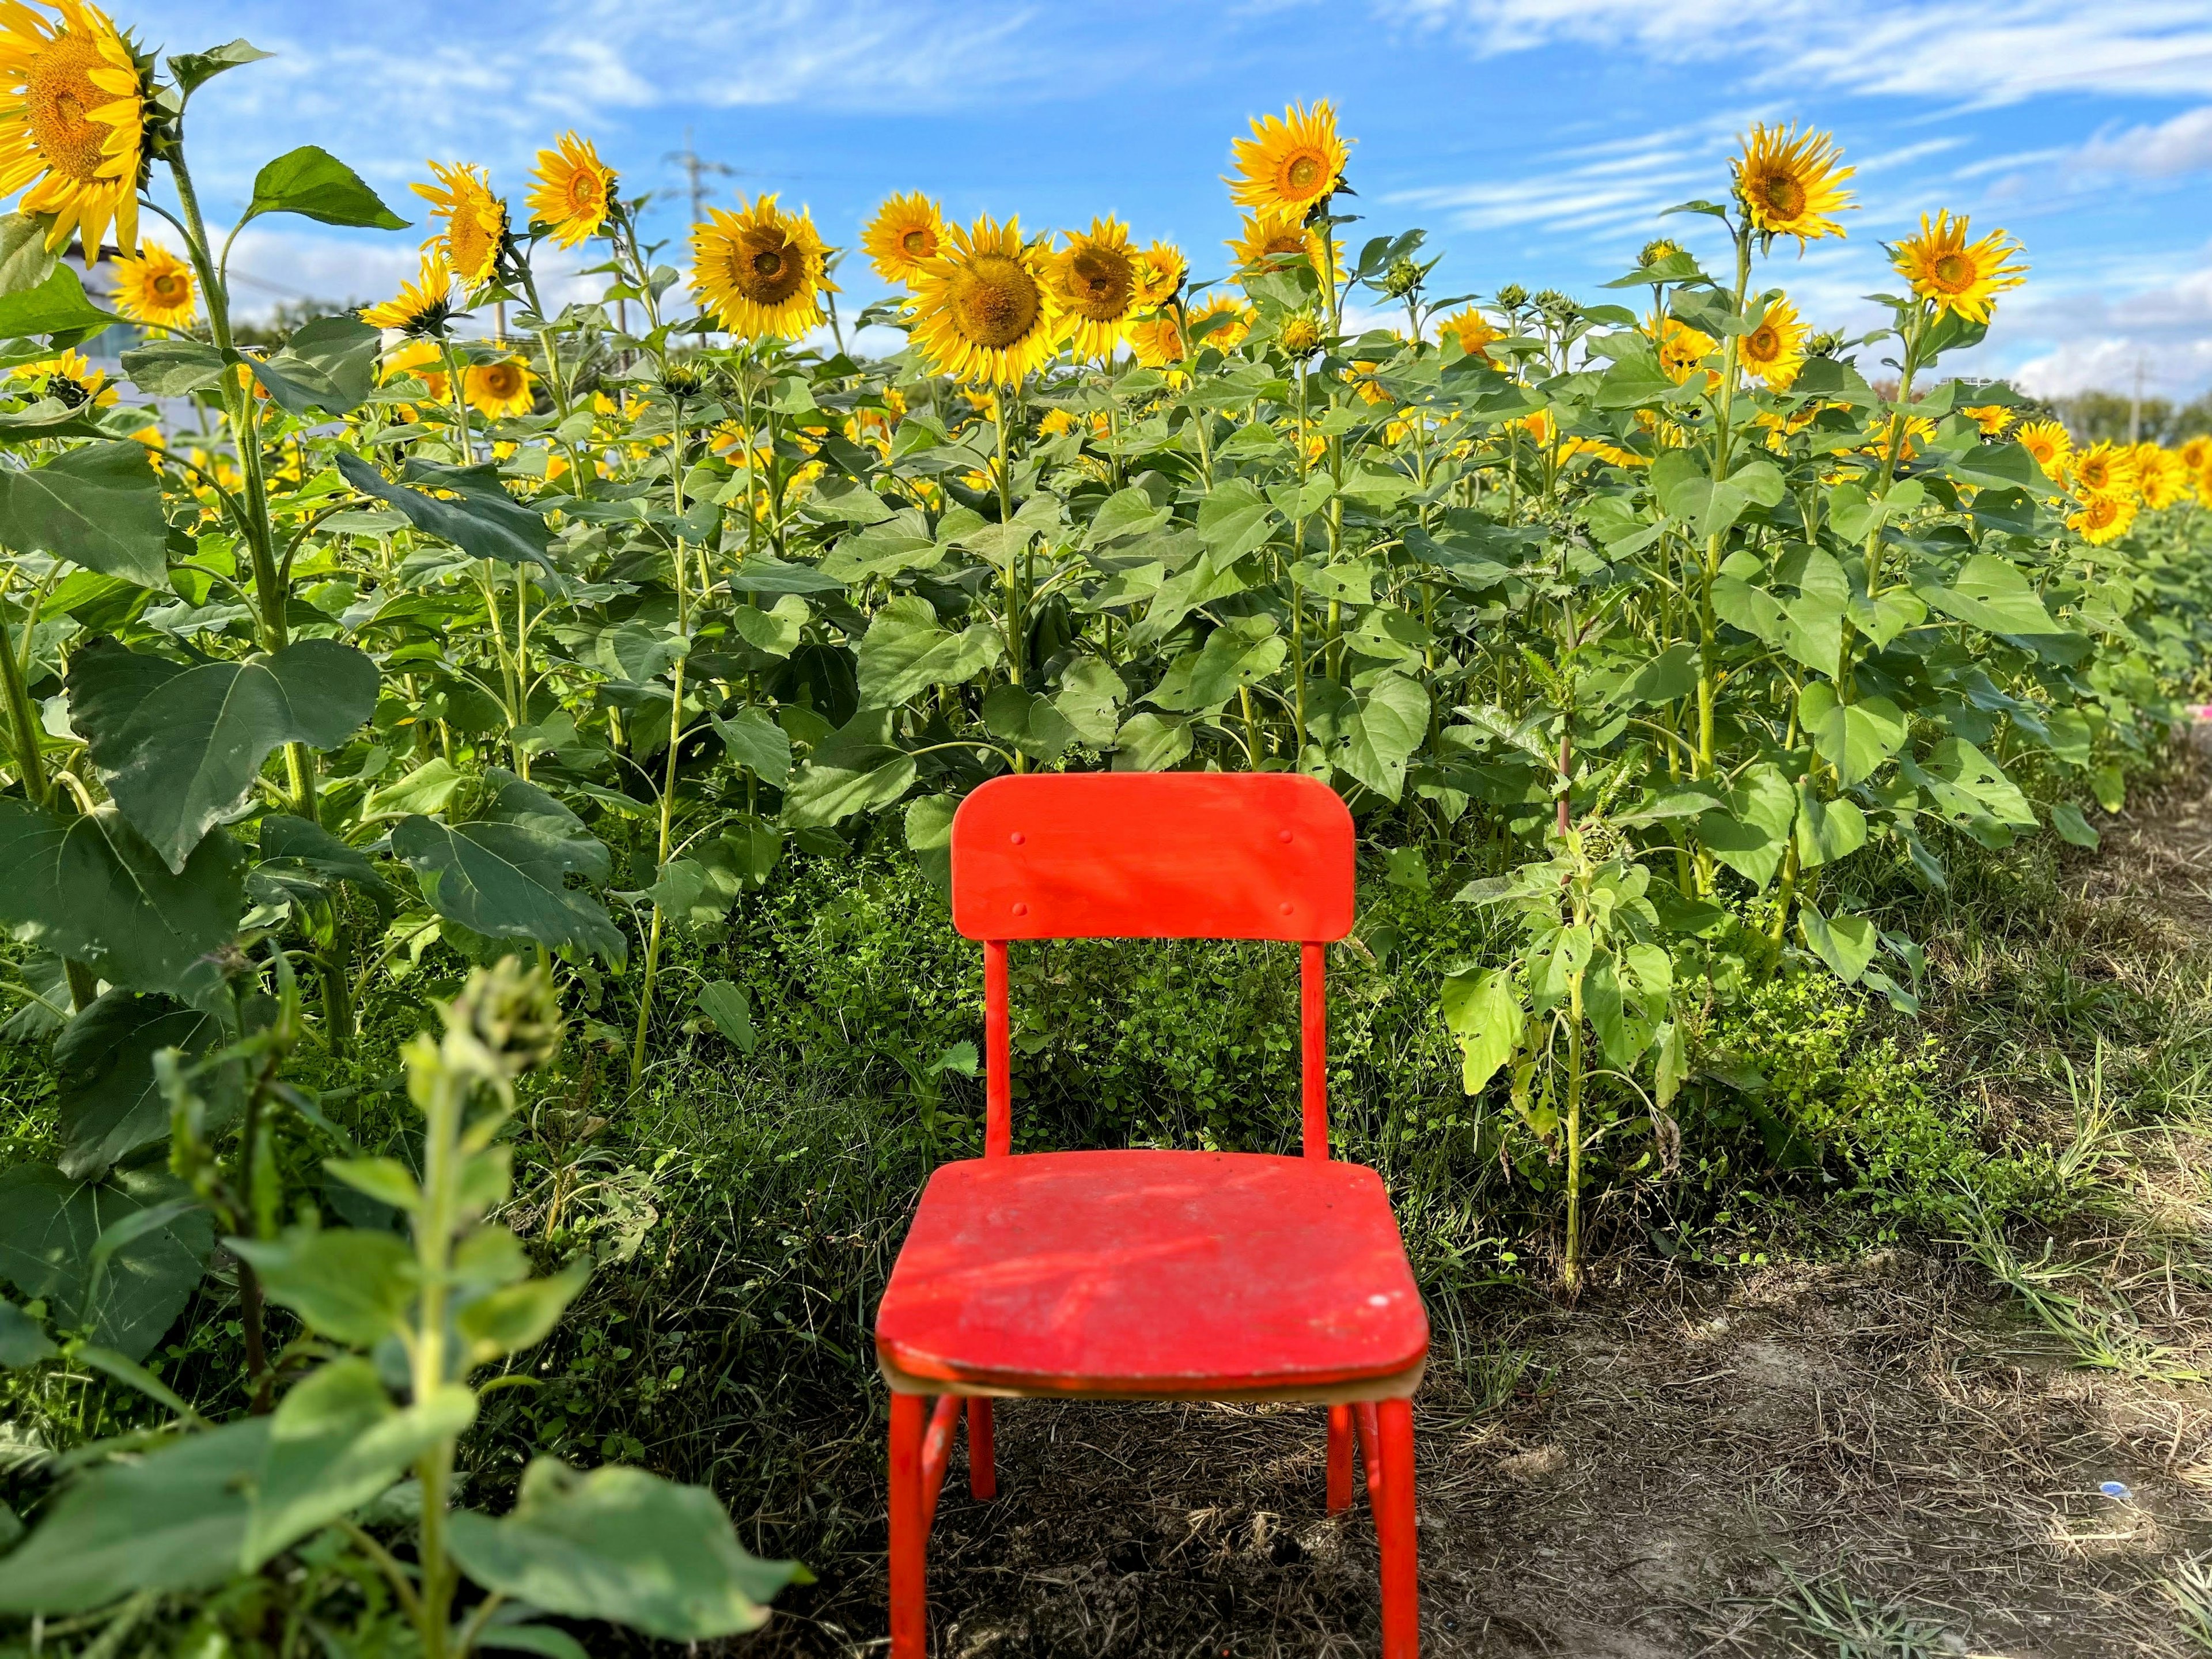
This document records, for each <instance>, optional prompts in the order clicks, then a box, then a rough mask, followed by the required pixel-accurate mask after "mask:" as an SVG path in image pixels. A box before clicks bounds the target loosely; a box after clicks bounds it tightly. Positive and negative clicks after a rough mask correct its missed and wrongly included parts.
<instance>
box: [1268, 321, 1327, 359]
mask: <svg viewBox="0 0 2212 1659" xmlns="http://www.w3.org/2000/svg"><path fill="white" fill-rule="evenodd" d="M1276 338H1278V339H1279V340H1280V341H1281V342H1282V343H1283V349H1284V350H1285V351H1287V352H1289V353H1290V354H1291V356H1293V357H1304V356H1310V355H1312V353H1313V351H1314V349H1315V348H1316V347H1317V346H1319V345H1320V344H1321V319H1319V318H1317V317H1316V316H1315V315H1314V314H1313V313H1312V312H1310V311H1294V312H1292V313H1291V314H1290V315H1289V316H1287V317H1285V318H1284V319H1283V325H1282V327H1281V328H1280V329H1279V330H1278V331H1276Z"/></svg>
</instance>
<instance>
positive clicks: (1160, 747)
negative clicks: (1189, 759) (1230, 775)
mask: <svg viewBox="0 0 2212 1659" xmlns="http://www.w3.org/2000/svg"><path fill="white" fill-rule="evenodd" d="M1192 741H1193V739H1192V738H1191V735H1190V722H1189V721H1188V720H1182V719H1178V718H1177V717H1176V716H1175V715H1172V714H1133V715H1131V716H1130V717H1129V718H1128V719H1127V720H1124V721H1122V722H1121V727H1120V729H1119V730H1117V731H1116V732H1115V733H1114V769H1115V771H1116V772H1164V771H1166V770H1167V769H1168V768H1170V766H1173V765H1174V764H1175V763H1176V762H1178V761H1180V760H1182V759H1183V758H1184V757H1186V756H1188V754H1189V753H1190V750H1191V744H1192Z"/></svg>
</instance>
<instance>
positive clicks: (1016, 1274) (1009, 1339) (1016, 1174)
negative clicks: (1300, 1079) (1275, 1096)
mask: <svg viewBox="0 0 2212 1659" xmlns="http://www.w3.org/2000/svg"><path fill="white" fill-rule="evenodd" d="M1428 1345H1429V1322H1428V1316H1427V1314H1426V1313H1425V1311H1423V1310H1422V1307H1421V1298H1420V1293H1419V1290H1418V1289H1417V1288H1416V1287H1415V1285H1414V1283H1413V1270H1412V1269H1411V1268H1410V1267H1408V1266H1407V1261H1406V1252H1405V1247H1404V1245H1403V1244H1402V1243H1401V1242H1400V1239H1399V1237H1398V1224H1397V1221H1396V1218H1395V1217H1393V1216H1392V1215H1391V1213H1390V1203H1389V1198H1388V1196H1387V1195H1386V1194H1385V1193H1384V1191H1383V1181H1382V1178H1381V1177H1380V1176H1377V1175H1376V1173H1375V1171H1374V1170H1370V1169H1367V1168H1365V1167H1364V1166H1363V1165H1360V1164H1340V1163H1336V1162H1333V1161H1325V1160H1322V1159H1318V1158H1274V1157H1267V1156H1262V1155H1258V1154H1252V1153H1233V1152H1042V1153H1035V1154H1028V1155H1024V1156H1022V1157H1018V1158H971V1159H967V1160H964V1161H963V1162H959V1163H954V1164H945V1165H944V1166H943V1167H941V1168H940V1169H939V1170H938V1171H937V1172H936V1174H934V1175H933V1176H931V1177H930V1180H929V1184H928V1186H927V1188H924V1189H923V1192H922V1195H921V1207H920V1208H919V1210H918V1211H917V1212H916V1213H915V1220H914V1226H913V1229H912V1231H909V1232H908V1235H907V1240H906V1244H905V1247H904V1248H903V1249H902V1250H901V1251H900V1252H899V1258H898V1263H897V1265H896V1267H894V1268H893V1269H892V1271H891V1279H890V1285H889V1286H888V1287H887V1288H886V1289H885V1290H884V1299H883V1305H882V1306H881V1308H880V1309H879V1310H878V1313H877V1316H876V1353H877V1358H878V1361H879V1362H880V1364H882V1367H883V1370H884V1375H885V1376H886V1377H887V1378H889V1379H890V1382H891V1383H892V1385H893V1386H894V1387H895V1388H899V1389H903V1390H904V1391H908V1392H913V1391H918V1390H926V1391H929V1392H946V1393H965V1394H1007V1395H1070V1396H1082V1395H1091V1396H1101V1395H1103V1396H1134V1397H1153V1398H1161V1397H1166V1398H1175V1397H1190V1398H1206V1399H1223V1398H1273V1399H1360V1398H1369V1399H1372V1398H1378V1397H1383V1396H1385V1395H1395V1394H1409V1393H1410V1392H1411V1391H1412V1389H1413V1383H1416V1382H1418V1381H1419V1372H1420V1367H1421V1364H1422V1362H1423V1359H1424V1358H1425V1355H1426V1353H1427V1352H1428Z"/></svg>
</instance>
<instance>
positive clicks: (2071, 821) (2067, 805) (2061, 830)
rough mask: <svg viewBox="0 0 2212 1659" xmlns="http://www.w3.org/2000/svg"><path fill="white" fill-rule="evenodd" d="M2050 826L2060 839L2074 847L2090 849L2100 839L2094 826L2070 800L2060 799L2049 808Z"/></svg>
mask: <svg viewBox="0 0 2212 1659" xmlns="http://www.w3.org/2000/svg"><path fill="white" fill-rule="evenodd" d="M2051 828H2052V829H2056V830H2057V832H2058V834H2059V837H2060V838H2061V839H2062V840H2064V841H2068V842H2072V843H2073V844H2074V845H2075V846H2076V847H2087V848H2090V849H2091V850H2092V851H2094V850H2095V848H2096V847H2097V843H2098V842H2099V841H2100V840H2101V839H2102V837H2100V836H2099V835H2098V834H2097V829H2096V826H2095V825H2094V824H2093V823H2090V822H2089V820H2088V819H2087V817H2084V816H2083V814H2082V811H2081V808H2080V807H2078V806H2076V805H2074V803H2073V802H2072V801H2070V800H2063V801H2060V802H2059V803H2058V805H2056V806H2054V807H2052V808H2051Z"/></svg>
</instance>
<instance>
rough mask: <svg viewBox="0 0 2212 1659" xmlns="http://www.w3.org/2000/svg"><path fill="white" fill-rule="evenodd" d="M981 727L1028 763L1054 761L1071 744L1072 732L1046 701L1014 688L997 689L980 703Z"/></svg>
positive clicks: (1065, 721)
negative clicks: (1025, 758) (1018, 752)
mask: <svg viewBox="0 0 2212 1659" xmlns="http://www.w3.org/2000/svg"><path fill="white" fill-rule="evenodd" d="M982 713H983V727H984V729H985V730H986V731H987V732H990V734H991V735H992V736H993V737H994V738H998V739H999V740H1000V742H1001V743H1004V744H1007V745H1008V746H1009V747H1011V748H1013V749H1016V750H1019V751H1020V752H1021V753H1023V754H1024V755H1027V756H1028V757H1030V759H1031V760H1038V761H1044V762H1046V763H1050V762H1053V761H1056V760H1058V759H1059V758H1060V756H1061V755H1063V754H1065V753H1066V750H1067V746H1068V744H1072V743H1073V742H1074V741H1075V728H1074V727H1073V726H1070V725H1069V724H1068V723H1067V718H1066V715H1064V714H1061V713H1060V710H1059V709H1057V708H1054V706H1053V704H1052V702H1051V700H1050V699H1049V698H1046V697H1041V696H1037V695H1036V693H1035V692H1031V691H1024V690H1022V688H1021V687H1019V686H1018V685H998V686H994V687H992V688H991V694H990V695H989V696H987V697H985V698H984V699H983V710H982Z"/></svg>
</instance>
